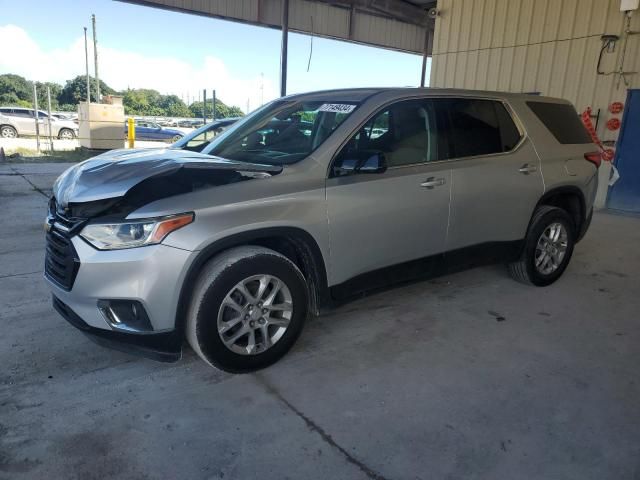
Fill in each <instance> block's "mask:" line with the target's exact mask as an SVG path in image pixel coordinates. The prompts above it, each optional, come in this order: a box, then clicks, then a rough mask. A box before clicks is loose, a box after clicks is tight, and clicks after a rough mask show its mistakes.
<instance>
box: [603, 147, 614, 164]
mask: <svg viewBox="0 0 640 480" xmlns="http://www.w3.org/2000/svg"><path fill="white" fill-rule="evenodd" d="M615 155H616V151H615V150H614V149H613V148H605V149H604V151H603V152H602V159H603V160H604V161H605V162H610V161H611V160H613V157H614V156H615Z"/></svg>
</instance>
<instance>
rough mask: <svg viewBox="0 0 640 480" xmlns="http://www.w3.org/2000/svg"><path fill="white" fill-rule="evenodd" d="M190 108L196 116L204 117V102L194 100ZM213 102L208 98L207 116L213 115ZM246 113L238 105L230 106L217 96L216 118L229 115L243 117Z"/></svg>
mask: <svg viewBox="0 0 640 480" xmlns="http://www.w3.org/2000/svg"><path fill="white" fill-rule="evenodd" d="M189 110H191V113H192V114H193V116H194V117H200V118H202V102H201V101H199V102H193V103H192V104H191V105H189ZM212 113H213V112H212V104H211V101H210V100H207V111H206V115H207V118H211V116H212ZM243 115H244V113H243V112H242V110H240V108H238V107H235V106H234V107H230V106H228V105H226V104H225V103H223V102H222V101H221V100H220V99H218V98H216V118H228V117H241V116H243Z"/></svg>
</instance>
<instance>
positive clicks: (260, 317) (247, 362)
mask: <svg viewBox="0 0 640 480" xmlns="http://www.w3.org/2000/svg"><path fill="white" fill-rule="evenodd" d="M268 279H270V280H268ZM263 280H264V284H265V285H266V288H265V289H264V291H263V295H262V296H260V299H261V300H264V304H262V303H261V302H260V303H258V301H257V297H259V295H258V294H259V290H258V287H259V285H260V281H263ZM276 281H279V282H281V283H282V284H284V287H283V286H282V285H280V287H279V289H276V288H275V285H276V284H277V282H276ZM242 282H247V283H246V284H244V285H246V290H245V291H246V292H248V293H249V294H251V295H252V296H253V297H255V298H254V299H253V300H255V301H251V300H248V299H247V297H246V296H245V295H244V294H243V293H242V292H241V290H240V289H238V285H241V284H242ZM267 282H269V283H268V284H267ZM274 291H277V293H276V294H275V298H274V299H272V300H271V302H269V298H268V297H269V296H270V295H271V294H272V293H273V292H274ZM308 299H309V296H308V291H307V284H306V282H305V280H304V276H303V275H302V272H300V270H299V269H298V267H297V266H296V265H295V264H294V263H293V262H292V261H291V260H289V259H288V258H286V257H285V256H283V255H280V254H279V253H277V252H275V251H273V250H269V249H267V248H262V247H255V246H242V247H235V248H232V249H230V250H227V251H225V252H223V253H221V254H220V255H218V256H216V257H214V258H213V259H212V260H210V261H209V262H208V263H207V264H206V265H205V266H204V267H203V269H202V271H201V273H200V275H199V276H198V279H197V281H196V283H195V287H194V291H193V297H192V299H191V305H190V308H189V311H188V314H187V323H186V337H187V341H188V342H189V344H190V345H191V348H193V350H194V351H195V352H196V353H197V354H198V356H199V357H200V358H202V359H203V360H204V361H205V362H207V363H208V364H210V365H212V366H214V367H217V368H219V369H221V370H224V371H226V372H230V373H246V372H251V371H255V370H259V369H261V368H265V367H267V366H269V365H271V364H273V363H275V362H276V361H278V360H279V359H280V358H281V357H283V356H284V355H285V354H286V353H287V352H288V351H289V349H290V348H291V347H292V346H293V344H294V343H295V341H296V340H297V338H298V336H299V335H300V333H301V332H302V328H303V326H304V322H305V320H306V317H307V313H308V304H309V300H308ZM223 302H224V305H223ZM251 304H254V305H255V306H254V307H253V309H250V308H251ZM231 305H233V306H231ZM258 305H259V307H258ZM238 307H240V309H238ZM267 307H268V309H271V308H273V309H274V310H273V311H271V310H269V311H268V310H267ZM267 311H268V314H265V312H267ZM272 316H273V318H272ZM285 323H286V326H285ZM227 327H228V328H227ZM265 328H266V332H267V334H266V335H265V333H264V332H265V330H264V329H265ZM283 328H284V330H282V329H283ZM225 329H226V330H225ZM243 329H244V330H243ZM220 330H225V331H223V332H222V333H220ZM251 330H253V332H254V333H253V337H251V333H250V331H251ZM242 331H246V332H247V333H246V334H242V335H241V333H242ZM239 335H241V336H239ZM223 337H224V338H225V339H226V342H225V341H223ZM236 337H238V338H237V340H235V342H237V343H233V339H234V338H236ZM265 337H266V338H268V339H269V340H268V341H267V342H265ZM252 338H253V345H255V347H254V348H252V347H251V339H252ZM245 342H246V345H245ZM261 342H262V343H261Z"/></svg>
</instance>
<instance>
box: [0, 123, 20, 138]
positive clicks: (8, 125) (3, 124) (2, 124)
mask: <svg viewBox="0 0 640 480" xmlns="http://www.w3.org/2000/svg"><path fill="white" fill-rule="evenodd" d="M3 127H9V128H12V129H13V131H14V132H16V137H18V135H19V134H18V129H17V128H16V127H15V126H14V125H11V124H10V123H0V128H3Z"/></svg>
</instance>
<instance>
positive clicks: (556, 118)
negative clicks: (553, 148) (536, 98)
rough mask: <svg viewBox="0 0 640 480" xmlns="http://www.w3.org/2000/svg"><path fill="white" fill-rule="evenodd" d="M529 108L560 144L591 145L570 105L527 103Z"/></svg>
mask: <svg viewBox="0 0 640 480" xmlns="http://www.w3.org/2000/svg"><path fill="white" fill-rule="evenodd" d="M527 106H528V107H529V108H530V109H531V111H532V112H533V113H535V115H536V117H538V118H539V119H540V121H541V122H542V123H543V124H544V126H545V127H547V129H548V130H549V131H550V132H551V134H552V135H553V136H554V137H555V138H556V140H558V142H560V143H565V144H566V143H591V138H590V137H589V134H588V133H587V130H586V129H585V128H584V125H583V124H582V122H581V121H580V118H579V117H578V112H576V109H575V108H574V107H573V105H571V104H568V103H549V102H527Z"/></svg>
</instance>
